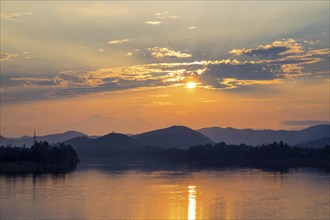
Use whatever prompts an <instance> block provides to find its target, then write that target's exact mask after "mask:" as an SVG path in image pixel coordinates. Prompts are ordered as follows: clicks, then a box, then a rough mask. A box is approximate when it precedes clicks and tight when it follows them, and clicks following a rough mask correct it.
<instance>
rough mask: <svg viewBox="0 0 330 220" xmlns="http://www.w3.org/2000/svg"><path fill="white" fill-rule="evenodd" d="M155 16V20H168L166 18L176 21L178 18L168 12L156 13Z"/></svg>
mask: <svg viewBox="0 0 330 220" xmlns="http://www.w3.org/2000/svg"><path fill="white" fill-rule="evenodd" d="M155 15H156V18H157V19H168V18H171V19H178V18H180V17H179V16H176V15H171V14H170V13H169V12H168V11H165V12H156V13H155Z"/></svg>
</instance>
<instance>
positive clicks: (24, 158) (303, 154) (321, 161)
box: [0, 142, 330, 173]
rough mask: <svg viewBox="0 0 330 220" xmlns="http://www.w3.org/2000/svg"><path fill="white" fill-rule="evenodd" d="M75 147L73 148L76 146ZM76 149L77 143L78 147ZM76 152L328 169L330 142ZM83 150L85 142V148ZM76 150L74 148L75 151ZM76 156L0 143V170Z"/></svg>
mask: <svg viewBox="0 0 330 220" xmlns="http://www.w3.org/2000/svg"><path fill="white" fill-rule="evenodd" d="M76 149H77V148H76ZM78 149H79V147H78ZM96 149H97V148H95V146H93V145H91V146H89V147H88V150H89V152H84V151H83V152H84V153H85V154H84V153H83V154H82V155H79V156H81V157H82V158H83V160H84V159H92V158H94V159H101V158H103V159H105V158H108V159H114V160H115V159H120V160H122V161H130V160H132V159H139V160H150V159H152V160H153V161H155V160H156V161H173V162H176V163H186V164H189V165H193V166H199V167H252V168H265V169H288V168H298V167H315V168H325V169H327V170H328V169H329V170H330V146H329V145H327V146H325V147H324V148H300V147H290V146H288V145H287V144H284V143H283V142H279V143H277V142H274V143H273V144H268V145H262V146H250V145H245V144H241V145H231V144H230V145H227V144H226V143H224V142H221V143H218V144H206V145H198V146H193V147H190V148H188V149H186V150H184V149H177V148H170V149H163V148H160V147H148V146H134V147H133V146H132V147H129V146H127V147H123V148H116V147H110V146H108V147H104V148H102V151H97V150H96ZM85 150H87V146H86V149H85ZM79 152H80V151H78V153H79ZM78 162H79V159H78V157H77V153H76V151H75V150H74V149H73V148H72V147H71V146H70V145H65V144H60V145H59V146H49V144H48V143H47V142H36V143H35V144H34V145H33V146H32V147H31V148H12V147H0V173H31V172H33V173H45V172H67V171H70V170H73V169H74V168H75V166H76V165H77V163H78Z"/></svg>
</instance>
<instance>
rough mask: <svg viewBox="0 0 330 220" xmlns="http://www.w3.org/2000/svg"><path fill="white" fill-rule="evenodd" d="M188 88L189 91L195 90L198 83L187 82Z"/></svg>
mask: <svg viewBox="0 0 330 220" xmlns="http://www.w3.org/2000/svg"><path fill="white" fill-rule="evenodd" d="M186 87H187V88H189V89H192V88H195V87H196V83H195V82H187V84H186Z"/></svg>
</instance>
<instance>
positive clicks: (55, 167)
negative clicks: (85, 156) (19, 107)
mask: <svg viewBox="0 0 330 220" xmlns="http://www.w3.org/2000/svg"><path fill="white" fill-rule="evenodd" d="M78 162H79V159H78V156H77V153H76V151H75V150H74V149H73V148H72V147H71V146H70V145H65V144H60V145H59V146H50V145H49V144H48V142H35V143H34V144H33V145H32V146H31V148H21V147H4V146H2V147H0V173H48V172H51V173H57V172H59V173H60V172H68V171H71V170H73V169H74V168H75V167H76V165H77V163H78Z"/></svg>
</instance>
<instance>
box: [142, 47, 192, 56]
mask: <svg viewBox="0 0 330 220" xmlns="http://www.w3.org/2000/svg"><path fill="white" fill-rule="evenodd" d="M147 50H148V51H150V52H151V56H153V57H155V58H163V57H168V58H188V57H192V55H191V54H188V53H182V52H180V51H174V50H172V49H170V48H167V47H153V48H148V49H147Z"/></svg>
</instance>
